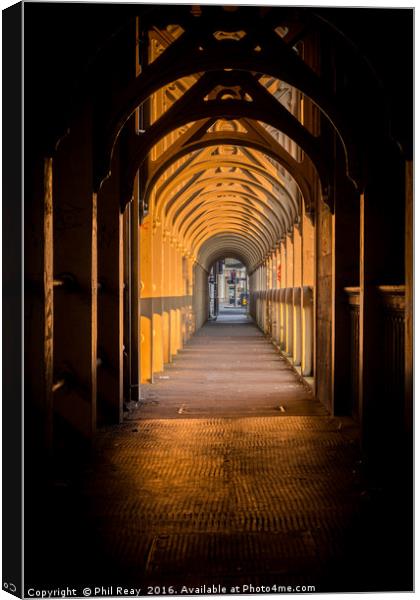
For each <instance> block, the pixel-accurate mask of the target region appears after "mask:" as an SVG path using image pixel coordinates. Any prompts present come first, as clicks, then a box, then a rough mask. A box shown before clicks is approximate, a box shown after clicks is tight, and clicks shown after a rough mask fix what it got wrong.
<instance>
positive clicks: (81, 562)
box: [49, 309, 409, 594]
mask: <svg viewBox="0 0 420 600" xmlns="http://www.w3.org/2000/svg"><path fill="white" fill-rule="evenodd" d="M142 394H143V398H142V400H141V402H140V403H139V404H138V406H137V407H133V408H132V409H131V410H130V412H129V413H128V414H127V417H126V419H125V421H124V424H123V425H122V426H118V427H108V428H104V429H103V430H101V431H100V432H99V433H98V436H97V440H96V444H95V450H94V453H93V458H92V461H91V462H90V463H89V464H88V465H87V466H85V471H84V476H83V477H82V479H80V480H79V482H78V486H79V488H80V489H79V490H78V491H79V492H80V491H81V492H82V493H81V496H82V497H83V498H84V499H85V501H84V503H83V505H82V507H81V509H80V510H81V511H82V512H81V513H76V515H75V513H74V506H75V503H74V499H73V496H74V494H75V490H74V489H73V490H72V489H71V488H70V490H69V489H68V485H66V484H64V487H63V483H62V482H61V484H60V483H59V484H58V487H57V490H58V491H56V498H55V510H56V518H57V522H56V526H57V530H56V535H57V536H58V537H59V538H62V536H63V535H64V537H65V539H66V541H67V545H66V547H67V548H73V547H77V548H78V550H77V554H76V556H77V558H76V560H75V557H74V555H73V557H72V558H71V552H69V556H68V558H67V557H66V552H65V553H64V555H63V554H60V556H56V555H55V553H54V552H53V553H52V555H51V556H50V557H49V560H50V561H51V563H50V564H51V566H52V567H53V569H52V573H54V577H55V578H56V579H57V581H60V578H62V577H64V574H65V571H66V568H67V565H68V562H67V560H72V564H73V567H74V568H75V569H76V571H78V572H81V573H83V574H84V576H85V579H83V581H85V582H86V581H96V580H97V578H100V581H102V582H104V585H106V584H108V585H111V584H116V583H118V582H120V581H121V582H124V585H126V586H130V585H131V586H132V587H135V588H139V587H142V588H143V591H144V593H146V589H148V587H149V586H154V589H157V590H159V591H160V592H161V593H163V594H165V593H166V592H165V589H166V590H168V589H169V586H173V588H171V589H174V590H175V591H177V592H178V593H180V592H181V590H182V589H184V593H185V589H186V588H183V586H187V587H188V588H192V587H195V588H196V589H198V588H200V591H201V592H202V591H203V589H204V588H203V587H201V586H205V588H206V589H209V588H211V589H212V590H213V587H212V586H216V587H215V588H214V589H219V587H218V586H226V588H227V589H228V591H231V590H233V591H236V592H241V593H242V592H244V593H251V592H252V591H256V590H257V591H258V588H259V589H261V586H270V590H271V591H281V589H282V588H281V586H285V587H287V586H291V588H292V589H293V590H298V591H299V590H302V591H305V590H306V591H315V590H316V591H323V592H325V591H337V590H338V591H339V590H348V591H359V590H369V589H372V590H373V589H375V586H377V577H378V576H379V574H380V581H381V585H383V586H384V589H386V588H387V586H389V585H391V586H397V587H398V585H399V577H401V576H402V574H403V573H404V571H406V570H407V569H409V563H407V562H405V557H404V556H403V555H401V554H400V553H395V552H393V551H392V552H391V554H390V547H389V544H390V539H392V540H393V541H394V543H395V540H396V539H397V537H398V536H397V532H396V531H395V527H396V525H398V527H399V526H400V525H401V523H402V519H403V518H404V516H403V515H399V516H398V518H397V519H396V518H395V517H396V516H395V515H394V514H393V516H392V519H389V522H388V524H387V528H386V531H383V530H382V529H381V527H382V525H381V522H382V518H383V514H384V512H385V513H387V512H388V510H391V511H393V510H394V509H395V506H396V505H395V504H393V506H390V507H388V506H386V505H385V504H384V502H383V500H382V498H381V493H382V490H378V489H375V487H374V486H372V482H369V481H368V480H367V478H366V477H365V476H364V474H363V465H362V464H361V461H360V452H359V450H358V444H357V428H356V427H355V423H354V421H352V420H351V419H350V418H334V417H330V416H328V414H327V412H326V411H325V409H323V408H322V406H321V405H320V403H319V402H317V401H315V400H314V399H313V396H312V394H311V392H310V390H309V389H308V387H307V386H305V385H303V384H302V383H301V382H300V380H299V379H298V378H297V376H296V374H295V373H294V372H293V370H292V369H291V367H290V366H289V364H288V362H287V360H286V359H285V358H283V357H282V356H281V355H279V353H278V352H277V351H276V350H275V349H274V347H273V346H272V345H271V344H270V343H269V342H268V341H267V340H266V338H265V336H264V335H263V334H262V333H261V332H260V331H259V330H258V329H257V328H256V327H255V325H254V323H253V322H252V320H251V319H250V318H249V317H247V316H246V315H245V311H243V310H240V309H229V310H227V311H225V312H221V313H219V317H218V319H217V320H216V321H213V322H208V323H207V324H206V325H205V326H204V327H203V328H202V329H201V330H200V331H199V332H198V334H197V335H196V336H195V337H194V338H193V339H192V340H191V341H190V342H189V343H188V344H187V345H186V346H185V348H184V350H183V351H181V352H180V353H179V355H178V356H177V357H176V359H175V360H174V362H173V363H172V364H171V365H170V366H168V368H167V369H165V372H164V374H162V375H161V376H158V377H157V378H156V382H155V383H154V384H153V385H145V386H144V387H143V390H142ZM63 512H64V513H65V514H66V519H65V529H64V531H63V527H62V515H63ZM60 523H61V524H60ZM86 523H89V527H88V529H84V527H86ZM53 529H54V523H53ZM57 541H58V540H57ZM378 541H379V542H381V543H382V544H384V545H383V546H382V551H381V552H378V546H379V547H381V545H380V544H379V545H378ZM54 547H55V544H54V540H52V543H51V548H54ZM400 548H401V549H402V548H404V545H403V544H401V546H400ZM372 553H374V554H372ZM80 569H82V570H81V571H80ZM297 586H301V587H300V588H299V587H297ZM302 586H303V587H302ZM305 586H312V587H305ZM266 589H267V588H266Z"/></svg>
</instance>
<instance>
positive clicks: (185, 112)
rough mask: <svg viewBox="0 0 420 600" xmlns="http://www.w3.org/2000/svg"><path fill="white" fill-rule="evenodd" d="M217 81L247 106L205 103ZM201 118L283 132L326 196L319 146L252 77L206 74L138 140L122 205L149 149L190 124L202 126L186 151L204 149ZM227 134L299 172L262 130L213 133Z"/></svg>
mask: <svg viewBox="0 0 420 600" xmlns="http://www.w3.org/2000/svg"><path fill="white" fill-rule="evenodd" d="M219 76H220V77H222V81H224V82H226V83H227V82H230V85H233V82H239V85H240V86H241V88H242V89H243V90H244V91H245V92H246V93H249V94H250V95H251V94H252V96H251V97H252V98H253V101H251V102H250V101H247V100H235V99H233V100H232V99H227V100H210V99H209V100H205V97H206V96H207V95H208V94H209V92H210V91H211V90H212V89H214V86H215V85H216V84H218V82H219V78H218V77H219ZM206 118H211V119H213V120H216V119H229V118H234V119H243V118H245V119H247V120H256V121H263V122H265V123H267V124H269V125H271V126H272V127H274V128H275V129H277V130H280V131H282V132H284V133H285V134H286V135H288V137H290V138H291V139H292V140H293V141H294V142H295V143H296V144H298V146H300V147H301V148H302V150H303V151H304V152H305V154H306V155H307V156H308V157H310V159H311V161H312V162H313V164H314V165H315V167H316V169H317V171H318V173H319V176H320V180H321V183H322V186H323V191H324V193H325V195H328V190H329V185H330V184H329V179H328V168H327V164H328V160H329V158H328V157H327V156H326V155H325V153H324V151H323V148H322V144H321V142H320V140H319V139H318V138H315V137H314V136H313V135H311V134H310V133H309V132H308V130H307V129H305V128H304V127H303V126H302V125H301V124H300V123H299V121H298V120H297V119H296V118H295V117H293V116H292V115H291V113H290V112H289V111H288V110H287V109H285V108H284V107H283V106H282V105H281V104H280V103H279V102H278V101H277V100H276V99H275V98H274V97H273V96H272V95H271V94H270V93H269V92H267V90H265V88H264V87H263V86H261V85H260V84H258V83H257V82H256V81H255V78H254V77H252V76H251V75H248V74H241V73H239V74H238V73H236V72H233V73H231V72H229V73H224V72H222V74H214V73H212V74H206V75H204V76H203V77H201V78H200V79H199V80H198V82H197V83H196V84H195V85H194V86H192V87H191V88H190V89H189V90H188V91H187V92H186V93H185V94H184V96H183V97H182V98H180V99H179V100H178V101H176V102H175V103H174V104H173V105H172V107H171V108H170V109H168V110H167V111H166V112H165V113H164V114H163V115H162V116H161V117H160V119H158V121H156V122H155V123H153V125H151V126H150V127H149V129H148V130H147V131H146V132H145V133H144V134H141V135H140V136H139V140H138V143H137V147H135V148H134V150H133V153H132V157H131V159H130V162H129V164H128V166H127V169H126V171H125V173H124V177H123V182H124V187H123V190H122V202H123V204H124V205H125V203H126V202H127V201H129V199H130V198H131V196H132V185H133V182H134V178H135V174H136V172H137V170H138V168H139V167H140V166H141V164H142V163H143V162H144V160H145V159H146V157H147V155H148V153H149V152H150V150H151V149H152V147H153V146H154V145H155V144H156V143H157V142H158V141H159V140H161V139H162V138H164V137H165V136H166V135H167V134H168V133H169V132H171V131H174V130H175V129H177V128H179V127H181V126H182V125H185V124H187V123H190V122H191V121H202V122H201V123H200V125H199V127H198V128H197V129H195V130H194V132H193V134H192V136H191V145H193V144H194V141H195V140H197V141H198V138H200V143H201V144H205V143H206V141H207V140H209V139H210V137H211V136H212V135H213V134H209V133H207V132H206V133H204V127H205V122H204V120H205V119H206ZM253 129H254V133H255V127H253ZM187 133H188V132H187ZM232 133H233V134H236V136H235V137H237V139H238V142H239V140H241V143H242V145H250V144H249V143H248V144H246V140H250V138H251V137H253V139H252V141H253V142H254V144H257V145H258V146H259V147H260V148H261V145H264V148H266V151H267V153H270V154H273V153H274V152H275V155H276V157H278V158H276V159H277V160H279V162H284V163H286V164H287V166H286V168H287V169H288V170H289V171H290V172H291V169H293V170H294V172H295V173H297V172H298V171H299V167H298V166H297V165H299V163H297V162H296V161H295V160H294V159H293V158H292V157H291V156H290V155H289V154H288V153H287V151H285V150H284V148H283V147H282V146H281V145H280V144H278V143H277V142H276V140H274V138H273V137H272V136H270V134H269V133H268V132H266V131H264V128H262V127H260V130H259V131H258V136H257V137H256V136H255V135H254V136H252V134H248V133H247V134H244V133H241V132H219V134H228V135H226V136H225V137H226V138H227V139H230V138H229V136H230V135H231V134H232ZM263 151H264V150H263ZM286 155H287V156H286ZM294 163H295V164H294ZM293 176H294V175H293Z"/></svg>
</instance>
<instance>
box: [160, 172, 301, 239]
mask: <svg viewBox="0 0 420 600" xmlns="http://www.w3.org/2000/svg"><path fill="white" fill-rule="evenodd" d="M223 179H225V178H220V177H219V178H214V181H213V182H209V183H213V184H216V183H217V182H219V181H221V180H223ZM232 181H236V182H237V183H239V184H242V183H243V182H244V181H243V180H240V179H239V178H238V179H235V178H232ZM200 183H201V181H199V182H197V183H196V184H195V185H193V186H192V187H191V192H192V193H193V192H195V190H196V189H200V190H203V191H202V192H201V193H200V196H199V198H206V197H207V196H210V197H212V196H217V195H218V194H228V195H232V196H238V197H247V198H250V199H255V201H257V202H259V203H260V204H261V205H263V206H264V207H266V208H267V209H268V210H270V211H271V212H272V213H273V216H274V218H275V219H276V220H277V219H278V220H279V222H281V224H282V226H283V229H286V230H287V229H288V227H289V226H290V225H291V224H293V223H295V222H296V220H297V219H298V217H299V214H298V212H297V211H296V212H295V213H294V214H287V212H286V210H285V208H284V206H283V203H282V202H281V200H279V199H277V198H276V197H275V196H274V195H273V194H272V193H271V192H269V191H268V190H265V189H264V187H263V186H258V189H259V190H260V191H261V192H263V193H264V194H265V195H266V200H265V202H264V201H262V200H261V198H259V197H258V196H256V195H255V194H250V193H249V192H247V191H246V190H232V189H229V188H228V189H225V188H223V187H222V188H218V189H207V187H206V186H204V187H201V188H200ZM251 185H253V186H254V187H256V184H255V183H254V184H252V183H251ZM201 201H202V200H201ZM179 202H183V204H181V206H180V207H179V206H178V204H179ZM199 202H200V200H198V199H197V198H196V199H195V200H194V201H191V200H190V197H188V198H187V197H185V195H183V197H182V198H179V199H178V201H177V203H176V205H175V206H172V209H171V211H170V212H168V213H167V214H166V218H165V221H166V219H167V218H170V219H172V223H173V224H175V223H176V221H177V219H178V218H179V215H181V214H182V212H183V211H184V210H190V211H192V210H193V209H194V208H195V206H196V205H197V204H198V203H199ZM275 209H278V210H279V211H280V215H281V216H282V219H280V215H279V214H278V213H277V212H276V210H275Z"/></svg>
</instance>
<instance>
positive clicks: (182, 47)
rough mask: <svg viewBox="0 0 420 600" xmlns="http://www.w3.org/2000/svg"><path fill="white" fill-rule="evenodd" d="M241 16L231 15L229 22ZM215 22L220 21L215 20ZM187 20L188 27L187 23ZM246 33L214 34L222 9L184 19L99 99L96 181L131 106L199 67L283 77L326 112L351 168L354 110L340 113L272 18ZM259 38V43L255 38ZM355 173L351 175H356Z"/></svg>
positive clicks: (334, 100)
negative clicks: (215, 14) (157, 51)
mask: <svg viewBox="0 0 420 600" xmlns="http://www.w3.org/2000/svg"><path fill="white" fill-rule="evenodd" d="M239 22H240V17H239V16H236V18H232V24H233V23H236V27H238V23H239ZM217 23H218V24H217ZM190 24H191V27H190V28H188V27H189V25H190ZM244 26H245V27H246V29H245V32H246V34H247V35H245V37H244V38H243V39H241V40H231V39H220V40H217V39H216V38H215V37H214V35H213V34H214V32H215V31H216V28H217V29H221V30H222V31H223V30H225V29H226V13H224V14H223V19H220V22H218V21H217V19H215V20H213V21H212V22H211V23H210V22H207V23H206V21H205V19H203V18H198V19H195V20H191V21H188V24H187V29H186V30H185V31H184V33H183V34H182V35H181V36H180V37H179V38H178V39H177V40H175V41H174V42H173V43H172V44H171V45H170V46H169V47H168V48H167V49H166V50H165V51H164V52H163V54H162V55H161V56H159V57H157V58H156V60H155V61H154V62H153V63H151V64H149V65H146V66H144V68H143V71H142V73H141V75H140V76H138V77H137V78H136V80H135V81H133V83H132V84H131V85H129V86H128V87H127V88H126V89H125V90H123V91H122V92H121V93H120V94H118V95H117V97H116V98H115V99H114V101H112V103H110V104H108V106H105V103H104V101H103V99H102V102H101V107H102V108H103V113H102V118H101V119H100V121H101V122H100V123H98V126H97V128H96V129H97V132H98V143H97V150H98V152H99V153H100V157H99V156H98V164H97V169H98V174H97V175H98V176H97V179H98V181H100V180H101V178H102V179H103V178H104V177H105V176H106V175H107V173H108V172H109V168H110V158H111V154H112V148H113V146H114V144H115V140H116V137H117V136H118V134H119V132H120V130H121V129H122V127H123V126H124V123H125V122H126V121H127V119H128V118H129V116H130V115H131V114H132V113H133V111H134V110H135V109H136V108H137V107H138V106H140V105H141V104H142V103H143V102H144V101H145V100H146V99H147V98H148V97H149V96H150V95H151V94H152V93H153V92H155V91H156V90H158V89H159V88H161V87H162V86H164V85H167V84H169V83H171V82H172V81H175V80H177V79H179V78H181V77H184V76H187V75H191V74H194V73H198V72H209V71H220V70H222V69H228V68H229V69H239V70H243V71H250V72H257V73H264V74H267V75H270V76H272V77H275V78H277V79H280V80H282V81H285V82H287V83H288V84H290V85H292V86H294V87H295V88H296V89H298V90H300V91H301V92H302V93H304V94H305V95H306V96H307V97H308V98H310V99H311V100H312V101H313V102H314V103H315V104H316V105H317V106H318V107H319V108H320V110H321V111H322V112H323V113H324V114H325V115H326V116H327V118H328V119H329V121H330V122H331V123H332V125H333V126H334V128H335V129H336V131H337V133H338V135H339V138H340V139H341V140H342V142H343V146H344V152H345V154H346V158H347V167H348V172H349V175H351V173H350V172H353V171H354V172H355V177H356V176H357V169H355V164H356V161H355V157H353V159H352V161H351V162H352V163H355V164H352V165H351V168H350V165H349V162H350V161H349V153H350V152H351V151H352V148H353V146H354V143H353V140H354V137H355V127H354V125H355V123H354V115H351V114H348V111H347V113H346V114H344V113H342V110H341V108H340V103H339V101H338V100H337V98H335V97H334V96H333V94H332V93H331V92H330V88H329V86H327V85H326V83H325V82H323V81H322V80H321V79H320V78H319V77H318V76H317V75H316V73H315V72H314V71H312V70H311V69H310V67H308V66H307V65H306V64H305V62H304V61H303V60H302V59H301V58H300V57H299V56H297V55H296V53H295V52H294V51H293V50H292V49H291V48H290V47H289V46H288V45H287V44H286V43H284V41H283V40H282V39H281V38H280V37H279V36H278V35H277V34H276V33H275V32H274V28H275V21H273V20H270V19H261V20H260V21H258V25H256V24H255V23H254V26H252V24H250V23H249V21H248V23H244ZM256 41H257V45H254V43H255V42H256ZM355 177H353V179H354V178H355ZM356 178H357V177H356Z"/></svg>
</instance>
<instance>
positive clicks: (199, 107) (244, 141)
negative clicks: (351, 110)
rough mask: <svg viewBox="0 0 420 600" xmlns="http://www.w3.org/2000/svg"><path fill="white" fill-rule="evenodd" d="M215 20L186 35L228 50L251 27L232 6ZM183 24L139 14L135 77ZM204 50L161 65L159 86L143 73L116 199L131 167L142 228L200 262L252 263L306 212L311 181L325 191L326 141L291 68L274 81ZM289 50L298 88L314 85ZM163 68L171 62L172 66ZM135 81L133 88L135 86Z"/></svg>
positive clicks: (169, 45) (176, 38)
mask: <svg viewBox="0 0 420 600" xmlns="http://www.w3.org/2000/svg"><path fill="white" fill-rule="evenodd" d="M165 8H167V7H165ZM163 10H165V9H163ZM175 15H176V11H175V12H174V18H175ZM227 21H228V22H229V26H228V27H226V30H225V29H224V28H223V29H218V30H217V31H216V30H214V31H213V30H211V29H210V30H208V31H207V34H206V35H205V36H204V38H203V39H202V40H200V38H199V37H198V38H197V41H196V43H198V44H200V43H202V44H203V49H204V48H205V49H206V52H207V51H208V53H210V54H211V47H212V45H213V44H214V45H215V47H216V46H218V45H219V44H220V43H223V44H227V45H228V46H229V48H232V49H234V50H235V52H237V51H238V50H239V45H237V46H235V44H236V43H238V42H240V43H241V44H242V46H241V48H246V47H245V46H243V42H244V39H245V38H247V39H248V40H251V38H252V36H253V35H254V34H255V32H253V34H252V36H251V34H250V30H248V31H244V30H242V28H241V27H239V26H238V27H234V25H233V24H234V22H235V19H234V17H232V15H230V16H229V17H228V19H227ZM185 31H186V30H185V26H184V25H181V24H177V23H176V20H175V21H174V22H173V23H171V24H170V25H165V26H158V25H150V26H149V28H148V30H147V37H148V53H147V57H145V56H143V60H144V61H146V62H145V64H143V66H142V76H143V80H144V82H146V83H147V72H148V69H149V70H150V69H153V68H154V66H155V65H158V64H165V60H164V57H165V54H166V53H167V52H168V49H170V50H172V49H173V48H174V47H175V46H176V47H178V46H179V47H180V48H182V40H184V42H187V43H190V41H191V40H190V37H189V34H188V35H185ZM209 31H211V37H210V38H209V37H208V35H209ZM285 32H286V33H285ZM286 34H287V27H286V28H285V29H284V28H283V29H282V28H281V27H280V26H279V28H278V31H277V30H276V32H275V33H274V35H275V36H276V38H277V41H279V40H281V39H282V38H283V37H284V36H285V35H286ZM254 41H255V40H253V41H252V43H253V44H254V45H253V50H252V51H253V52H254V53H255V54H257V55H258V54H259V53H260V52H261V50H262V45H263V43H262V40H261V45H260V43H254ZM272 42H273V43H274V44H275V43H276V40H274V41H273V40H272ZM200 48H201V46H199V47H198V50H199V51H200ZM216 54H217V57H216V58H217V60H216V62H215V64H214V65H213V66H212V68H211V69H210V70H209V71H207V70H197V71H196V72H194V71H193V70H192V68H189V69H188V73H187V72H185V74H184V75H183V76H181V77H174V78H173V80H171V77H170V75H169V73H167V72H166V71H165V74H164V75H163V74H162V82H163V84H162V85H161V86H160V87H158V86H157V85H156V84H154V83H153V84H152V83H150V87H149V89H150V92H151V93H150V94H149V101H148V104H147V105H145V106H147V110H146V112H145V110H144V109H143V125H142V127H143V129H142V130H141V131H139V132H138V136H137V140H134V143H132V144H131V153H130V157H129V161H128V166H127V167H126V170H125V172H124V174H123V188H122V194H121V197H122V207H124V206H125V203H126V202H127V201H128V200H129V199H130V196H131V194H132V185H133V181H134V177H135V173H136V172H137V170H138V169H139V168H140V173H141V174H142V175H141V193H142V202H143V208H144V210H145V211H146V212H145V213H144V214H147V218H149V219H151V220H152V221H153V226H154V230H155V229H156V228H157V227H162V231H163V232H164V236H165V237H166V238H169V239H171V240H172V241H173V242H174V243H175V244H176V246H177V247H178V248H181V249H182V251H183V252H184V254H185V255H187V256H189V257H191V258H194V259H195V260H196V261H197V262H199V263H200V264H201V265H202V266H203V267H204V268H206V269H209V268H210V267H211V263H212V261H213V262H214V261H215V260H217V259H218V258H222V257H224V256H228V255H229V256H234V257H236V258H238V259H239V260H241V261H242V262H243V263H244V264H245V265H246V267H247V268H248V270H249V271H250V272H252V271H253V270H254V269H255V268H256V267H257V266H258V265H259V264H261V263H262V262H263V261H264V260H265V259H266V258H267V257H268V256H270V255H271V254H272V253H273V252H274V251H275V249H276V248H277V247H278V245H279V243H280V241H281V240H282V239H284V237H285V236H286V235H287V234H288V233H290V232H291V231H292V229H293V227H294V226H295V225H296V224H298V223H299V222H300V221H301V219H302V218H303V214H304V213H305V212H306V214H307V215H308V216H310V217H311V216H312V214H313V208H314V203H315V197H316V194H317V192H318V189H319V190H321V193H322V192H324V193H326V190H327V189H328V186H329V180H328V168H327V166H328V153H327V152H326V151H325V148H324V145H323V144H322V143H321V140H320V138H319V137H318V134H319V131H318V123H319V111H318V108H317V107H316V105H315V104H314V103H313V102H311V101H310V100H309V98H308V97H305V96H304V94H303V93H302V91H299V90H298V89H297V88H296V87H294V86H293V85H291V83H290V81H293V80H294V76H293V74H290V77H289V78H288V79H289V83H286V82H285V81H283V80H281V79H280V78H278V77H276V76H274V75H273V74H270V75H263V74H262V73H261V72H256V71H253V70H252V69H243V68H239V69H238V68H237V67H238V65H239V62H240V57H239V56H238V57H236V58H235V61H236V62H238V65H235V66H234V67H231V66H230V62H229V61H227V62H226V63H225V64H223V61H222V60H221V56H220V55H219V54H218V53H217V52H216ZM300 54H302V46H298V45H295V46H294V50H293V54H292V56H291V57H290V56H289V61H290V62H291V63H292V64H293V65H295V67H296V68H297V69H298V70H299V69H300V71H301V72H305V73H306V76H307V82H308V89H309V88H311V86H312V88H313V89H312V88H311V89H312V91H314V89H315V88H314V87H313V86H314V82H315V79H314V78H315V75H316V73H315V71H314V70H313V69H311V68H310V67H309V66H308V65H307V64H306V63H305V62H304V60H303V58H302V56H303V54H302V56H300ZM235 61H234V62H235ZM204 62H205V61H204ZM268 62H270V61H268ZM272 71H273V69H271V68H270V69H268V70H267V73H271V72H272ZM150 72H151V71H150ZM173 72H174V75H175V73H180V72H181V73H182V68H181V69H179V68H178V66H177V68H174V71H173ZM165 81H166V82H167V83H165ZM317 85H318V84H317ZM145 87H146V90H147V85H146V86H145ZM315 87H316V86H315ZM135 93H136V94H137V97H138V98H140V97H143V96H144V94H145V90H144V89H141V90H140V88H137V89H136V92H135ZM315 95H316V93H315ZM129 104H130V101H127V104H126V105H127V110H129V109H128V106H129ZM330 108H331V112H332V113H333V112H334V110H333V108H332V107H330ZM308 109H310V111H311V114H312V119H311V120H310V122H309V123H308V122H306V117H305V115H306V114H307V113H308ZM111 126H112V124H111ZM317 187H318V189H317Z"/></svg>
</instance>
